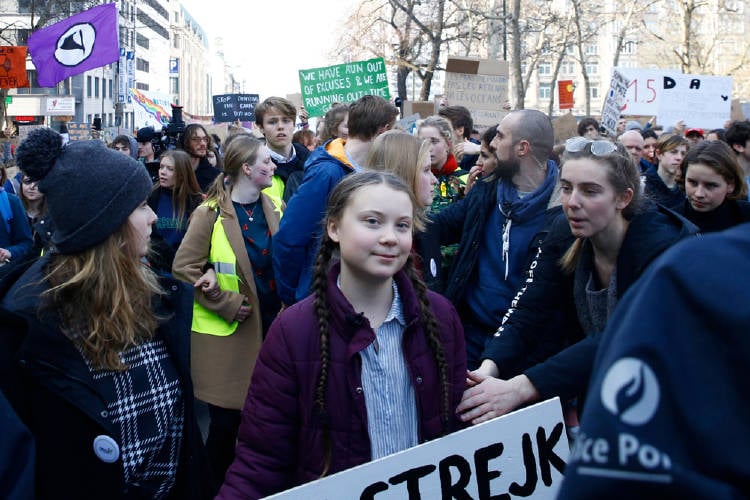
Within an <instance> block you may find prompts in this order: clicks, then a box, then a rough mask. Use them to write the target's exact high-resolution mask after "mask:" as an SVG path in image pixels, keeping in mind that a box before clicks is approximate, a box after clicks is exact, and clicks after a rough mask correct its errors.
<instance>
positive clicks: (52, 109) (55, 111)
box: [45, 96, 76, 116]
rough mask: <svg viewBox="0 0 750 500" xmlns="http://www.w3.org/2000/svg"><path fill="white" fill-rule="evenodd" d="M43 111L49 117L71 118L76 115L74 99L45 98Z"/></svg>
mask: <svg viewBox="0 0 750 500" xmlns="http://www.w3.org/2000/svg"><path fill="white" fill-rule="evenodd" d="M45 111H46V114H47V115H49V116H73V115H75V114H76V98H75V97H57V96H47V101H46V105H45Z"/></svg>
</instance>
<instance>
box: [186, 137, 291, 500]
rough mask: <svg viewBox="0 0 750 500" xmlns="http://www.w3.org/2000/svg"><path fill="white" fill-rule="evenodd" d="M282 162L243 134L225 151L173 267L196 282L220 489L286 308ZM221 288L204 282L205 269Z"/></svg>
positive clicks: (200, 390)
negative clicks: (275, 259)
mask: <svg viewBox="0 0 750 500" xmlns="http://www.w3.org/2000/svg"><path fill="white" fill-rule="evenodd" d="M275 170H276V165H275V164H274V163H273V161H272V160H271V152H270V150H269V149H268V147H266V146H265V145H263V143H262V142H260V141H259V140H257V139H254V138H252V137H248V136H245V135H237V136H234V137H233V138H232V141H231V142H228V144H227V145H226V149H225V150H224V172H222V173H220V174H219V176H218V177H217V178H216V180H215V182H214V184H213V185H212V186H211V188H210V190H209V192H208V197H207V198H206V201H205V202H204V203H203V204H202V205H201V206H199V207H198V208H196V209H195V212H193V217H192V219H191V220H190V226H189V227H188V230H187V234H186V235H185V238H184V239H183V240H182V244H181V245H180V248H179V249H178V250H177V254H176V255H175V259H174V266H173V268H172V272H173V273H174V276H175V277H176V278H178V279H181V280H183V281H186V282H188V283H190V284H193V285H194V286H196V291H195V297H194V304H193V323H192V332H193V333H192V335H191V339H192V340H191V345H192V359H191V361H192V374H193V380H194V381H195V396H196V397H197V398H198V399H199V400H201V401H204V402H206V403H208V411H209V415H210V423H209V430H208V437H207V440H206V448H207V451H208V455H209V461H210V463H211V468H212V470H213V480H214V485H215V486H216V487H217V488H218V486H219V485H220V484H221V482H222V481H223V479H224V473H225V472H226V469H227V468H228V467H229V465H230V464H231V462H232V459H233V458H234V446H235V442H236V440H237V429H238V427H239V425H240V409H241V408H242V405H243V403H244V402H245V395H246V394H247V387H248V385H249V384H250V376H251V375H252V372H253V367H254V366H255V359H256V358H257V356H258V351H259V350H260V345H261V342H262V341H263V336H264V333H265V332H266V330H267V329H268V327H269V326H270V324H271V321H272V320H273V319H274V317H275V316H276V313H278V311H279V309H280V308H281V302H280V301H279V298H278V296H277V295H276V284H275V280H274V274H273V267H272V265H271V240H272V238H273V235H274V234H275V233H276V231H278V228H279V218H280V216H281V214H280V213H279V212H278V211H277V209H276V208H275V205H274V202H273V201H272V200H271V198H270V197H269V196H267V195H266V194H265V193H262V190H263V189H265V188H267V187H268V186H270V185H271V183H272V179H273V175H274V171H275ZM207 270H208V273H209V274H212V275H213V274H214V273H215V274H216V279H217V280H218V285H219V290H218V292H217V293H216V294H215V295H214V294H212V293H209V292H208V290H207V289H204V288H203V287H202V286H201V284H202V283H204V281H203V279H202V278H204V276H203V275H204V272H206V271H207Z"/></svg>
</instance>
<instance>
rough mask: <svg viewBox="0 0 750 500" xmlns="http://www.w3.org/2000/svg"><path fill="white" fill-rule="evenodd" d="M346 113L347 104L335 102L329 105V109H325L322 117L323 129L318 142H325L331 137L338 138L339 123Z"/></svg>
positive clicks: (347, 111) (347, 109) (347, 110)
mask: <svg viewBox="0 0 750 500" xmlns="http://www.w3.org/2000/svg"><path fill="white" fill-rule="evenodd" d="M348 114H349V105H348V104H335V105H333V106H331V109H329V110H328V111H326V115H325V117H323V130H322V132H321V133H320V137H319V138H318V141H319V144H325V143H326V142H328V141H330V140H331V139H336V138H338V129H339V125H341V122H343V121H344V118H346V115H348Z"/></svg>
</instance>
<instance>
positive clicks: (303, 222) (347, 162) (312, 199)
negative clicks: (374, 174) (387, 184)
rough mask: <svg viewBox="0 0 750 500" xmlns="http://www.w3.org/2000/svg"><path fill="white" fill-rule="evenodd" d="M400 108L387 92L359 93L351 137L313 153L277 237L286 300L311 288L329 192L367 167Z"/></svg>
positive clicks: (279, 281)
mask: <svg viewBox="0 0 750 500" xmlns="http://www.w3.org/2000/svg"><path fill="white" fill-rule="evenodd" d="M398 113H399V111H398V108H396V107H395V106H394V105H393V104H391V103H390V102H388V101H386V100H385V99H383V98H382V97H378V96H374V95H366V96H363V97H361V98H359V99H358V100H357V101H355V102H354V103H352V104H351V105H350V107H349V137H348V138H347V139H346V140H345V141H344V140H343V139H341V138H339V139H334V140H332V141H329V142H327V143H326V144H324V145H323V146H321V147H319V148H317V149H316V150H315V151H313V152H312V153H311V154H310V156H309V158H308V159H307V163H306V164H305V176H304V178H303V179H302V184H300V186H299V189H298V190H297V192H296V194H295V195H294V197H293V198H292V199H290V200H289V204H288V205H287V207H286V211H285V212H284V217H282V219H281V224H280V225H279V232H278V233H276V234H275V235H274V238H273V243H272V245H273V246H272V255H273V271H274V275H275V276H276V285H277V290H278V294H279V297H280V298H281V301H282V302H283V303H284V305H287V306H288V305H291V304H294V303H295V302H297V301H299V300H302V299H303V298H305V297H306V296H307V295H308V293H309V289H310V278H311V276H312V267H313V262H314V260H315V254H316V252H317V249H318V241H319V239H320V235H321V233H322V227H321V225H320V222H321V221H322V220H323V216H324V215H325V210H326V204H327V203H328V195H329V194H330V192H331V191H332V190H333V188H334V187H335V186H336V184H338V182H339V181H340V180H341V179H342V178H343V177H344V176H345V175H347V174H349V173H351V172H354V171H356V170H362V165H364V163H365V159H366V158H367V153H368V152H369V151H370V146H372V142H373V141H374V140H375V138H376V137H377V136H378V135H380V134H382V133H383V132H385V131H386V130H389V129H390V128H391V127H393V125H394V123H395V122H396V117H397V116H398Z"/></svg>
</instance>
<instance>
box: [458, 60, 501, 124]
mask: <svg viewBox="0 0 750 500" xmlns="http://www.w3.org/2000/svg"><path fill="white" fill-rule="evenodd" d="M444 95H445V100H446V101H447V102H448V104H449V105H450V106H464V107H466V108H468V109H469V111H471V116H472V118H473V119H474V126H475V127H476V128H478V129H480V130H481V129H484V128H487V127H490V126H492V125H496V124H498V123H500V120H502V119H503V117H504V116H505V115H506V114H507V111H505V110H503V105H504V104H505V102H506V101H507V100H508V62H507V61H495V60H493V59H477V58H472V57H449V58H448V63H447V64H446V66H445V91H444Z"/></svg>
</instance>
